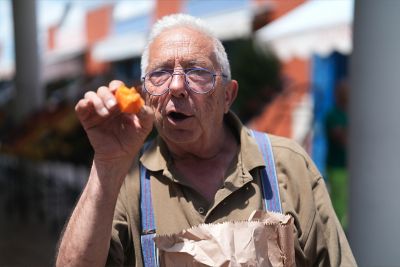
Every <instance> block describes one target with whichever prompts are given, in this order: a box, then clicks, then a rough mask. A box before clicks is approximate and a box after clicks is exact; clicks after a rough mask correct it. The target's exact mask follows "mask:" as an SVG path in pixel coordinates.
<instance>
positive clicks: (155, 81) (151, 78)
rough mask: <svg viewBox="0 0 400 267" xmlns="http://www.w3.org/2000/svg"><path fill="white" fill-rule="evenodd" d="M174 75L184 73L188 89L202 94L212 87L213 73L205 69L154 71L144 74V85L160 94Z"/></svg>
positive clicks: (166, 88) (150, 90) (148, 89)
mask: <svg viewBox="0 0 400 267" xmlns="http://www.w3.org/2000/svg"><path fill="white" fill-rule="evenodd" d="M174 75H185V82H186V85H187V86H188V87H189V89H190V90H192V91H194V92H196V93H199V94H204V93H207V92H209V91H211V90H212V89H213V88H214V74H212V73H211V72H209V71H207V70H202V69H195V70H189V71H187V72H186V73H170V72H168V71H154V72H150V73H149V74H147V75H146V77H145V80H144V85H145V87H146V90H147V91H148V92H149V93H150V94H153V95H162V94H164V93H165V92H166V91H168V88H169V85H170V84H171V81H172V77H173V76H174Z"/></svg>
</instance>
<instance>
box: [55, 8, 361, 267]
mask: <svg viewBox="0 0 400 267" xmlns="http://www.w3.org/2000/svg"><path fill="white" fill-rule="evenodd" d="M142 73H143V74H144V79H143V89H144V90H143V95H145V101H146V106H144V107H143V108H142V110H141V112H140V113H139V114H137V115H130V114H125V113H121V112H120V111H119V110H118V108H117V106H116V101H115V97H114V94H113V93H114V91H115V90H116V89H117V88H118V87H119V86H120V85H121V84H122V83H121V82H120V81H112V82H111V83H110V84H109V86H108V87H106V86H103V87H100V88H99V89H98V90H97V92H87V93H86V94H85V97H84V98H83V99H81V100H80V101H79V102H78V104H77V105H76V112H77V115H78V117H79V119H80V121H81V123H82V125H83V127H84V129H85V130H86V133H87V135H88V137H89V140H90V142H91V144H92V146H93V149H94V152H95V153H94V159H93V165H92V169H91V172H90V176H89V179H88V182H87V185H86V187H85V189H84V191H83V193H82V196H81V197H80V199H79V202H78V204H77V206H76V208H75V210H74V212H73V214H72V216H71V218H70V220H69V222H68V225H67V227H66V229H65V232H64V235H63V238H62V240H61V243H60V247H59V253H58V258H57V265H58V266H104V265H106V264H107V265H112V266H143V265H145V266H152V265H153V264H152V263H151V262H150V263H149V260H148V257H150V256H149V255H148V249H147V248H145V246H143V245H142V244H141V237H142V238H143V235H145V234H148V233H150V232H154V229H144V226H143V225H144V224H143V217H146V216H147V211H143V209H142V208H143V207H141V203H142V204H143V202H146V201H143V199H142V198H143V195H146V194H148V195H150V197H149V198H147V199H148V200H150V201H151V202H152V203H150V206H149V204H146V203H144V205H147V206H148V207H150V208H151V209H152V211H151V212H153V213H154V216H153V217H152V216H150V217H146V220H147V219H148V218H150V219H148V220H154V228H155V229H156V231H157V233H158V234H171V233H177V232H179V231H181V230H183V229H186V228H190V227H191V226H194V225H198V224H202V223H211V222H222V221H227V220H246V219H248V217H249V215H250V214H251V212H252V211H254V210H260V209H263V192H262V190H261V179H262V177H261V172H260V171H259V170H260V169H263V168H264V166H265V162H264V159H263V156H262V153H261V152H260V150H259V149H258V146H257V144H256V142H255V140H254V138H253V137H252V136H251V134H250V132H249V130H248V129H247V128H246V127H244V126H243V125H242V124H241V123H240V121H239V119H238V118H237V117H236V116H235V115H234V114H233V113H232V112H231V111H230V106H231V104H232V102H233V101H234V100H235V98H236V95H237V92H238V83H237V81H235V80H232V79H231V77H230V69H229V62H228V60H227V56H226V53H225V51H224V48H223V46H222V44H221V42H220V41H219V40H218V39H216V38H215V37H214V35H213V34H212V33H211V31H210V30H209V29H208V28H207V27H206V26H204V24H203V22H201V21H200V20H198V19H195V18H193V17H190V16H187V15H172V16H168V17H165V18H163V19H162V20H161V21H159V22H157V23H156V24H155V26H154V27H153V30H152V32H151V34H150V39H149V43H148V46H147V47H146V49H145V52H144V54H143V56H142ZM246 89H247V90H250V89H249V88H246ZM153 124H154V125H155V127H156V129H157V131H158V135H159V136H158V137H157V138H155V140H153V141H151V142H150V143H146V146H145V149H142V147H143V144H144V142H145V139H146V137H147V136H148V134H149V133H150V131H151V130H152V127H153ZM270 140H271V144H272V151H273V155H274V156H273V157H274V161H275V166H276V174H277V177H278V178H277V183H276V185H277V188H278V185H279V192H278V190H277V191H276V192H274V194H275V195H279V196H280V198H279V200H280V202H279V203H280V205H281V207H282V210H283V212H284V213H288V214H291V215H292V216H293V217H294V220H295V241H294V244H295V256H296V263H297V265H298V266H355V265H356V263H355V261H354V258H353V256H352V253H351V250H350V248H349V245H348V243H347V240H346V237H345V235H344V233H343V230H342V229H341V227H340V224H339V223H338V220H337V218H336V216H335V213H334V211H333V209H332V206H331V203H330V199H329V196H328V193H327V191H326V188H325V185H324V180H323V179H322V177H321V175H320V174H319V172H318V170H317V169H316V168H315V166H314V164H313V163H312V162H311V160H310V159H309V157H308V156H307V155H306V154H305V153H304V152H303V150H302V149H301V148H300V147H299V146H297V145H296V144H294V143H293V142H291V141H289V140H287V139H284V138H280V137H275V136H270ZM143 170H144V171H143ZM143 176H146V177H147V183H146V186H148V187H149V188H151V190H147V191H141V190H143V189H141V188H143V184H142V185H141V183H143V182H144V181H145V180H146V179H143V178H142V177H143ZM146 186H144V187H146Z"/></svg>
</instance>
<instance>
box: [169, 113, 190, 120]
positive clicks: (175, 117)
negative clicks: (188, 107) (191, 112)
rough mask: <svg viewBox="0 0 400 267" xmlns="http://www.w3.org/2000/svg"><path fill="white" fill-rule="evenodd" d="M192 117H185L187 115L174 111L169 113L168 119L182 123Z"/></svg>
mask: <svg viewBox="0 0 400 267" xmlns="http://www.w3.org/2000/svg"><path fill="white" fill-rule="evenodd" d="M190 117H191V116H188V115H185V114H183V113H180V112H175V111H172V112H170V113H168V118H171V119H172V120H174V121H182V120H185V119H187V118H190Z"/></svg>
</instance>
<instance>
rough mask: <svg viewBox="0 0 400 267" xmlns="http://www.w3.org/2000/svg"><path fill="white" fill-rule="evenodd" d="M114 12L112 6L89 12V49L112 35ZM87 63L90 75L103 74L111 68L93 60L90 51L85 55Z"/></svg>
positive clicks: (87, 30)
mask: <svg viewBox="0 0 400 267" xmlns="http://www.w3.org/2000/svg"><path fill="white" fill-rule="evenodd" d="M112 11H113V6H112V5H105V6H101V7H99V8H97V9H94V10H90V11H88V13H87V15H86V40H87V45H88V47H89V48H90V47H91V46H92V45H93V44H95V43H96V42H98V41H100V40H102V39H104V38H106V37H107V36H108V35H109V34H110V32H111V25H112V23H113V22H112ZM85 63H86V66H85V70H86V73H87V74H88V75H96V74H102V73H104V72H106V71H107V70H108V68H109V64H108V63H103V62H97V61H95V60H93V58H92V54H91V51H90V50H89V51H88V52H87V53H86V55H85Z"/></svg>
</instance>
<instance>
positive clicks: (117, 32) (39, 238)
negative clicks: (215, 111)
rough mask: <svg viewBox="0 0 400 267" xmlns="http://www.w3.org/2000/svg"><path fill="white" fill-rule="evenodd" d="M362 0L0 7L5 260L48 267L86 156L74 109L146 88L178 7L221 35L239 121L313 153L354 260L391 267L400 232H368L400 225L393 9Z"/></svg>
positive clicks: (0, 254)
mask: <svg viewBox="0 0 400 267" xmlns="http://www.w3.org/2000/svg"><path fill="white" fill-rule="evenodd" d="M360 2H361V1H357V2H356V3H355V2H354V1H353V0H308V1H307V0H288V1H278V0H275V1H273V0H229V1H228V0H213V1H211V0H202V1H200V0H129V1H128V0H108V1H106V0H102V1H100V0H90V1H89V0H88V1H83V0H81V1H77V0H53V1H51V0H29V1H24V0H0V266H51V265H52V264H53V261H54V254H55V248H56V243H57V240H58V238H59V237H60V233H61V231H62V228H63V226H64V224H65V222H66V220H67V218H68V216H69V214H70V212H71V210H72V208H73V207H74V204H75V203H76V201H77V198H78V197H79V195H80V192H81V190H82V188H83V186H84V185H85V182H86V179H87V175H88V172H89V168H90V164H91V157H92V150H91V148H90V144H89V143H88V140H87V138H86V135H85V133H84V131H83V129H82V128H81V126H80V124H79V122H78V120H77V118H76V116H75V113H74V105H75V104H76V103H77V101H78V99H80V98H81V97H83V95H84V93H85V92H87V91H88V90H97V88H98V87H99V86H101V85H104V84H108V82H109V81H111V80H113V79H119V80H122V81H124V82H125V83H126V84H128V85H134V86H138V87H140V80H141V79H140V78H141V77H140V75H141V74H140V56H141V53H142V51H143V48H144V46H145V43H146V36H147V33H148V31H149V29H150V27H151V25H152V24H153V23H154V21H155V20H157V19H158V18H160V17H162V16H164V15H167V14H172V13H177V12H183V13H188V14H191V15H194V16H198V17H200V18H203V19H204V20H205V21H206V22H207V23H208V24H209V25H210V26H211V27H212V28H213V29H214V31H215V33H216V35H217V36H218V37H219V38H220V39H221V40H222V42H223V44H224V46H225V48H226V50H227V53H228V57H229V60H230V62H231V68H232V76H233V78H234V79H236V80H238V82H239V85H240V90H239V96H238V99H237V101H236V102H235V104H234V107H233V110H234V111H235V112H236V113H237V114H238V115H239V117H240V118H241V119H242V120H243V122H244V123H245V124H246V125H248V126H249V127H252V128H254V129H257V130H261V131H266V132H269V133H272V134H277V135H281V136H286V137H289V138H292V139H294V140H296V141H297V142H299V143H300V144H301V145H302V146H303V147H304V148H305V149H306V151H307V152H308V153H309V154H310V155H311V156H312V158H313V160H314V161H315V163H316V164H317V166H318V168H319V169H320V171H321V173H322V174H323V175H324V178H325V181H326V183H327V185H328V188H329V191H330V194H331V197H332V202H333V205H334V208H335V211H336V212H337V215H338V218H339V220H340V222H341V223H342V225H343V227H344V229H345V230H346V233H347V234H348V236H349V238H350V242H351V245H352V247H353V250H354V253H355V256H356V258H357V260H359V262H360V263H362V266H396V265H395V264H396V263H395V262H396V260H395V258H396V257H395V255H399V254H398V253H397V252H400V251H399V249H398V246H396V245H395V241H394V240H396V238H397V237H399V234H398V231H396V230H394V227H393V228H391V227H389V228H388V227H386V232H380V230H379V231H378V229H377V228H374V229H371V227H370V226H371V225H376V223H377V224H379V222H381V219H382V218H383V217H386V218H390V222H391V223H394V225H396V223H398V222H399V223H400V220H399V217H400V215H399V214H400V209H399V208H398V206H397V204H395V203H396V201H398V200H399V199H398V198H397V200H396V195H397V194H396V191H395V189H391V188H397V189H398V188H399V185H400V184H399V181H398V180H399V179H398V178H399V173H400V170H399V166H400V164H399V163H400V160H399V157H398V156H397V155H396V154H395V152H398V151H400V147H399V145H398V143H399V142H398V141H397V142H396V140H397V138H398V137H399V136H400V130H399V126H398V125H399V124H398V123H396V122H397V121H398V115H400V110H399V108H398V105H397V104H396V102H395V99H397V100H398V99H400V94H399V92H398V90H395V88H396V87H395V86H394V85H397V86H398V84H399V83H400V80H399V76H400V75H398V74H396V73H393V75H391V73H392V71H395V70H398V69H399V67H400V66H399V64H400V63H399V62H400V60H397V59H398V55H397V54H399V53H396V47H400V40H399V37H398V36H399V32H398V29H396V28H395V25H396V24H398V23H400V20H399V19H395V17H396V14H398V12H399V11H400V5H399V4H398V3H396V1H389V0H388V1H386V0H384V1H381V2H379V3H380V4H376V3H374V1H363V3H360ZM396 12H397V13H396ZM371 29H373V30H371ZM387 38H389V39H390V44H391V45H390V46H386V45H385V42H384V41H385V40H386V39H387ZM396 45H397V46H396ZM375 54H377V55H379V56H376V57H375V56H373V55H375ZM379 62H381V63H379ZM350 73H351V75H350ZM378 89H379V90H378ZM378 122H379V123H380V124H379V125H378ZM383 129H384V130H385V131H382V130H383ZM379 130H380V131H379ZM385 144H386V145H385ZM382 147H383V148H385V149H384V150H382ZM389 151H390V152H389ZM349 162H350V168H349ZM378 176H379V180H377V179H376V177H378ZM392 185H393V187H391V186H392ZM391 190H393V192H392V191H391ZM377 196H378V197H377ZM388 211H390V212H388ZM365 216H367V217H366V218H367V220H365ZM387 216H389V217H387ZM366 236H368V238H367V239H365V238H366ZM365 240H369V241H370V242H369V243H368V242H364V241H365ZM391 240H393V242H392V241H391ZM397 240H398V239H397ZM377 248H378V251H379V252H381V253H377V254H378V255H376V254H371V253H370V251H375V252H376V249H377ZM383 248H385V249H383ZM396 253H397V254H396ZM371 255H373V256H371ZM371 257H372V258H371ZM364 263H365V264H364ZM368 264H370V265H368Z"/></svg>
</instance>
